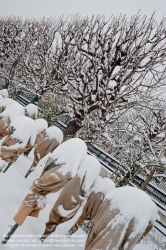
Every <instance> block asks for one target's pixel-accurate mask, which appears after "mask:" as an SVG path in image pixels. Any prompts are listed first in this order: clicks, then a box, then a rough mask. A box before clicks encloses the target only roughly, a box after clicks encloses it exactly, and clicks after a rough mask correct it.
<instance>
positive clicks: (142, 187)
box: [140, 167, 157, 190]
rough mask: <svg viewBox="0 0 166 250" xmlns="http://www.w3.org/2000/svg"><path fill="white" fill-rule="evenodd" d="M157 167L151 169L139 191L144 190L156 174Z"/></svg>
mask: <svg viewBox="0 0 166 250" xmlns="http://www.w3.org/2000/svg"><path fill="white" fill-rule="evenodd" d="M156 170H157V167H155V168H153V169H152V170H151V172H150V174H148V175H147V177H146V179H145V181H144V182H143V183H142V185H141V187H140V189H141V190H145V189H146V187H147V185H148V184H149V182H150V181H151V179H152V178H153V175H154V173H155V172H156Z"/></svg>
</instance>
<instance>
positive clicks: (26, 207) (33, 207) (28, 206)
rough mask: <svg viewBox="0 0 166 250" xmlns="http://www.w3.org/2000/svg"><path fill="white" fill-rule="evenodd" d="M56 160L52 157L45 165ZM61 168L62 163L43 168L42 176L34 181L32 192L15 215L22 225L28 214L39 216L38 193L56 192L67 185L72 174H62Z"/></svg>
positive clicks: (18, 222)
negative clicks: (48, 168)
mask: <svg viewBox="0 0 166 250" xmlns="http://www.w3.org/2000/svg"><path fill="white" fill-rule="evenodd" d="M54 161H55V159H53V158H51V157H50V158H49V159H48V161H47V163H46V165H45V166H48V165H50V164H51V163H53V162H54ZM60 168H61V165H59V166H57V167H54V168H52V169H50V170H48V171H46V172H45V171H44V170H43V172H42V174H41V176H40V177H39V178H38V179H37V180H36V181H35V182H34V183H33V185H32V186H31V190H32V192H31V193H29V194H28V195H27V196H26V197H25V199H24V201H23V204H22V205H21V207H20V209H19V210H18V212H17V214H16V215H15V216H14V220H15V222H16V223H17V224H18V225H22V223H23V222H24V220H25V219H26V217H27V216H34V217H38V214H39V211H40V210H41V209H42V208H41V207H38V206H37V203H38V202H37V199H38V196H37V195H43V196H46V195H47V194H49V193H55V192H57V191H59V190H60V189H61V188H63V187H64V186H65V185H66V183H67V182H68V179H70V178H71V174H70V173H66V174H65V175H62V174H61V173H60V172H58V169H60Z"/></svg>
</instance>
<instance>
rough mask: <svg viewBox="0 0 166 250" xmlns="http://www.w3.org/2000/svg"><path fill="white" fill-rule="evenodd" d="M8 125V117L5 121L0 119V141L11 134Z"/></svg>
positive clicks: (9, 121)
mask: <svg viewBox="0 0 166 250" xmlns="http://www.w3.org/2000/svg"><path fill="white" fill-rule="evenodd" d="M10 123H11V120H10V117H6V121H5V120H4V119H0V139H1V138H3V137H4V136H6V135H8V134H9V133H10V132H11V128H10V126H9V125H10Z"/></svg>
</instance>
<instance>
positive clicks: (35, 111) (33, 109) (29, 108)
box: [25, 103, 38, 118]
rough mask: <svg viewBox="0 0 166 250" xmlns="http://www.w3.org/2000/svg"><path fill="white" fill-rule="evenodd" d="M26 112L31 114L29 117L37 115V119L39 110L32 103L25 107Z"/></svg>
mask: <svg viewBox="0 0 166 250" xmlns="http://www.w3.org/2000/svg"><path fill="white" fill-rule="evenodd" d="M25 110H26V111H27V113H28V114H29V116H31V115H33V114H35V115H36V116H35V118H36V117H37V114H38V108H37V107H36V105H35V104H33V103H30V104H28V105H27V106H26V107H25Z"/></svg>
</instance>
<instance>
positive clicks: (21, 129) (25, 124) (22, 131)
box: [3, 116, 36, 149]
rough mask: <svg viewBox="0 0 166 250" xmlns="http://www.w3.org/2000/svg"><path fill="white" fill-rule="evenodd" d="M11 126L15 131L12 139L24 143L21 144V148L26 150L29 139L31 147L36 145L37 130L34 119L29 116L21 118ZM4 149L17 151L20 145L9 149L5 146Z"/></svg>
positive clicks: (15, 120)
mask: <svg viewBox="0 0 166 250" xmlns="http://www.w3.org/2000/svg"><path fill="white" fill-rule="evenodd" d="M10 126H12V127H13V129H14V132H13V134H11V137H12V138H15V139H17V140H20V141H21V142H22V143H20V144H19V145H20V146H19V147H20V148H24V147H25V146H26V144H27V142H28V140H29V139H30V143H31V145H34V142H35V138H36V130H35V121H34V120H33V119H31V118H29V117H27V116H19V117H17V118H16V119H14V120H13V121H12V122H11V124H10ZM18 143H19V142H18ZM3 147H4V148H8V149H17V148H18V145H17V144H15V145H12V146H8V147H6V146H3Z"/></svg>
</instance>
